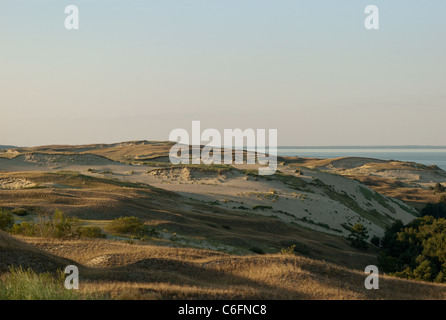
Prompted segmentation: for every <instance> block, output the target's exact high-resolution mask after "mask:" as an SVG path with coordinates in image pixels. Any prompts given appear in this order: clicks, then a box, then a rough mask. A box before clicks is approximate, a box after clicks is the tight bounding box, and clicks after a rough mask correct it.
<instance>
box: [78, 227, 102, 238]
mask: <svg viewBox="0 0 446 320" xmlns="http://www.w3.org/2000/svg"><path fill="white" fill-rule="evenodd" d="M79 233H80V236H81V237H85V238H105V237H106V235H105V233H104V232H102V229H101V228H99V227H81V228H80V229H79Z"/></svg>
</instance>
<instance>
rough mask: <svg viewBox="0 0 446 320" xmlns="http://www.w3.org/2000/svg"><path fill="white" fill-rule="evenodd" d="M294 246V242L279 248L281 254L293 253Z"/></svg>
mask: <svg viewBox="0 0 446 320" xmlns="http://www.w3.org/2000/svg"><path fill="white" fill-rule="evenodd" d="M294 248H296V245H295V244H293V245H292V246H291V247H288V248H284V249H282V250H280V253H281V254H283V255H289V254H294Z"/></svg>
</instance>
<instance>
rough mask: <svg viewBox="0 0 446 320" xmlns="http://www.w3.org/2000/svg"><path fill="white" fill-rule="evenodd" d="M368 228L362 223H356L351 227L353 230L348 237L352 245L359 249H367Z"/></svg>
mask: <svg viewBox="0 0 446 320" xmlns="http://www.w3.org/2000/svg"><path fill="white" fill-rule="evenodd" d="M367 233H368V232H367V229H366V228H365V227H364V226H363V225H362V224H360V223H357V224H355V225H354V226H353V227H352V228H351V232H350V234H349V236H348V237H347V240H349V241H350V243H351V245H352V246H353V247H355V248H357V249H362V250H367V247H368V246H367V241H366V240H367V238H368V235H367Z"/></svg>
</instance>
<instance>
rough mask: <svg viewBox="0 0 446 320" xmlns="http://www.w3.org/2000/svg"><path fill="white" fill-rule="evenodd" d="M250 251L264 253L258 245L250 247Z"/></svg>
mask: <svg viewBox="0 0 446 320" xmlns="http://www.w3.org/2000/svg"><path fill="white" fill-rule="evenodd" d="M251 251H252V252H254V253H257V254H265V251H263V249H262V248H259V247H252V248H251Z"/></svg>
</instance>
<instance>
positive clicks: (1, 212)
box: [0, 208, 14, 231]
mask: <svg viewBox="0 0 446 320" xmlns="http://www.w3.org/2000/svg"><path fill="white" fill-rule="evenodd" d="M13 225H14V217H13V216H12V214H11V212H10V211H9V210H6V209H2V208H0V229H1V230H5V231H8V230H9V229H11V228H12V226H13Z"/></svg>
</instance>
